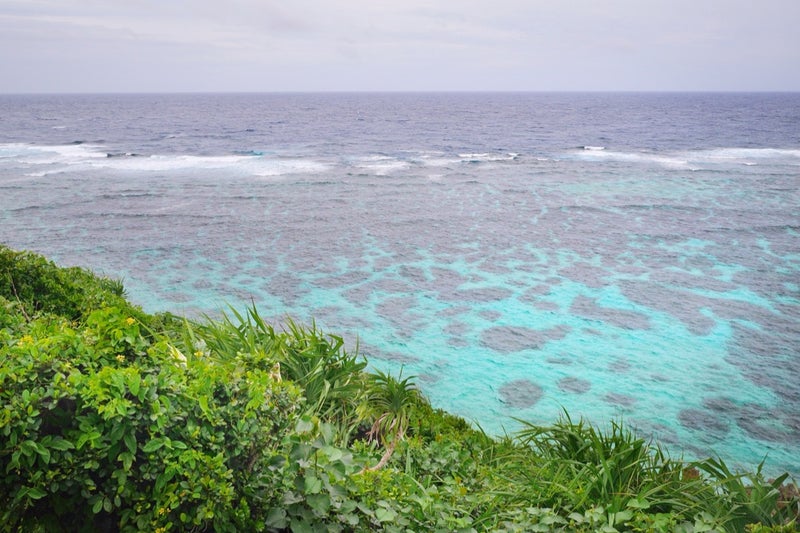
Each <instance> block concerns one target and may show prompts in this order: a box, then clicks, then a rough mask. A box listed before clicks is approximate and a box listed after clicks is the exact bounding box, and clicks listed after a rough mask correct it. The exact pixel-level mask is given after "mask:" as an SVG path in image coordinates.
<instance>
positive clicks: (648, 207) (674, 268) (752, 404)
mask: <svg viewBox="0 0 800 533" xmlns="http://www.w3.org/2000/svg"><path fill="white" fill-rule="evenodd" d="M0 242H3V243H5V244H7V245H9V246H11V247H14V248H18V249H30V250H35V251H37V252H41V253H44V254H46V255H47V256H49V257H50V258H53V259H55V260H57V261H58V262H59V263H60V264H64V265H81V266H86V267H89V268H91V269H93V270H95V271H98V272H101V273H105V274H107V275H111V276H115V277H121V278H123V280H124V282H125V285H126V287H127V290H128V293H129V295H130V297H131V299H132V300H133V301H134V302H137V303H139V304H141V305H142V306H143V307H144V308H145V309H146V310H148V311H161V310H171V311H175V312H179V313H186V314H189V315H193V316H195V315H199V314H201V313H209V314H212V315H213V314H215V313H217V312H219V311H220V310H221V309H224V307H225V306H226V305H227V304H231V305H234V306H236V307H240V308H241V307H243V306H245V305H247V304H248V303H249V302H250V301H251V299H252V300H253V301H254V302H255V303H256V304H257V305H258V307H259V308H260V310H261V311H262V313H263V314H264V315H267V316H270V317H274V319H275V320H280V319H281V317H285V316H286V315H292V316H294V317H296V318H298V319H300V320H303V321H310V320H311V319H316V321H317V323H318V324H320V325H321V326H322V327H323V328H325V329H326V330H329V331H332V332H336V333H340V334H343V335H344V336H345V338H346V339H348V341H349V345H351V346H354V345H355V344H356V339H358V342H359V345H360V351H361V353H363V354H364V355H366V356H367V357H368V358H369V360H370V362H371V364H373V365H374V366H376V367H380V368H382V369H389V370H392V371H394V372H399V371H400V368H401V367H402V369H403V374H404V375H411V374H413V375H416V376H418V378H417V380H418V382H419V383H420V384H421V386H422V388H423V389H424V391H425V392H426V394H427V395H428V396H429V398H431V400H432V402H433V403H434V404H435V405H437V406H440V407H443V408H445V409H447V410H449V411H451V412H454V413H456V414H459V415H462V416H464V417H466V418H467V419H469V420H471V421H474V422H476V423H478V424H480V425H481V426H483V427H484V428H485V429H487V430H488V431H491V432H500V431H503V430H504V429H505V430H508V431H513V430H514V429H515V428H516V427H517V425H516V422H514V421H513V418H512V417H519V418H523V419H527V420H530V421H533V422H537V423H547V422H549V421H552V420H555V419H556V418H557V417H558V416H559V414H560V413H561V409H562V408H566V409H567V410H568V411H569V412H570V414H571V415H572V416H573V418H577V417H578V416H584V417H586V418H588V419H589V420H591V421H592V422H595V423H597V424H600V425H603V424H604V423H607V422H608V421H609V420H611V419H619V418H622V419H623V420H624V421H625V422H627V423H629V424H631V425H633V426H635V427H636V428H638V429H639V431H641V432H642V433H643V434H646V435H653V436H656V437H657V438H659V439H660V440H661V441H662V442H664V443H666V445H667V448H668V449H669V450H670V451H671V452H672V453H673V455H679V454H681V453H683V454H685V455H686V456H687V457H694V456H706V455H708V454H710V453H717V454H719V455H721V456H722V457H723V458H724V459H725V460H726V461H728V462H729V463H731V464H734V465H739V466H741V467H744V468H753V467H754V466H755V465H756V464H757V463H758V462H759V461H761V460H762V459H763V458H764V457H765V456H767V463H766V469H767V471H768V472H778V471H784V470H788V471H791V472H793V473H795V474H798V473H800V465H798V463H797V457H800V94H305V95H304V94H285V95H278V94H276V95H191V96H189V95H141V96H135V95H125V96H122V95H117V96H114V95H105V96H90V95H86V96H0Z"/></svg>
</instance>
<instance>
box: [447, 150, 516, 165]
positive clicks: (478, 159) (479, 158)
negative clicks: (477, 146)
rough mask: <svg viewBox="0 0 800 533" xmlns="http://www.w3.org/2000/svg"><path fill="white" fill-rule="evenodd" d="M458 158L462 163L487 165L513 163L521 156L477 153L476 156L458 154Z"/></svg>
mask: <svg viewBox="0 0 800 533" xmlns="http://www.w3.org/2000/svg"><path fill="white" fill-rule="evenodd" d="M458 157H460V158H461V159H462V161H466V162H469V163H485V162H495V161H513V160H514V159H517V158H518V157H519V154H518V153H516V152H508V153H505V154H497V153H475V154H469V153H467V154H458Z"/></svg>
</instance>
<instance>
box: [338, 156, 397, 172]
mask: <svg viewBox="0 0 800 533" xmlns="http://www.w3.org/2000/svg"><path fill="white" fill-rule="evenodd" d="M350 164H351V165H353V166H355V167H356V168H360V169H362V170H364V171H366V172H368V173H370V174H375V175H376V176H388V175H389V174H392V173H394V172H397V171H398V170H403V169H405V168H408V167H409V162H408V161H404V160H401V159H398V158H396V157H391V156H386V155H368V156H362V157H357V158H355V159H351V160H350Z"/></svg>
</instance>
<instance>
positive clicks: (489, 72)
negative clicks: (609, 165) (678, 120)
mask: <svg viewBox="0 0 800 533" xmlns="http://www.w3.org/2000/svg"><path fill="white" fill-rule="evenodd" d="M797 20H800V2H797V1H796V0H762V1H761V2H758V3H756V2H752V1H749V0H747V1H744V0H704V1H702V2H697V1H696V0H691V1H689V0H669V1H665V0H653V1H648V2H641V1H636V0H611V1H609V2H603V3H598V2H594V1H591V0H561V1H559V2H551V1H543V0H526V1H519V0H497V1H495V2H491V3H490V2H485V1H481V2H477V1H473V0H461V1H458V2H456V1H450V0H443V1H439V2H435V3H432V2H429V1H421V0H403V1H402V2H401V1H380V0H379V1H375V0H372V1H365V0H348V1H347V2H329V1H322V0H293V2H291V3H289V2H275V1H265V0H228V1H226V2H219V1H213V2H212V1H209V0H192V1H189V0H183V1H179V0H175V1H170V2H163V1H150V0H128V1H126V2H107V1H97V0H88V1H87V0H83V1H79V0H25V1H3V0H0V68H2V71H3V72H4V76H3V77H2V78H1V79H0V92H76V91H80V92H95V91H124V92H129V91H134V92H136V91H292V90H307V91H319V90H800V69H797V68H796V66H797V65H799V64H800V32H798V31H797V30H796V28H795V27H794V26H795V23H796V21H797Z"/></svg>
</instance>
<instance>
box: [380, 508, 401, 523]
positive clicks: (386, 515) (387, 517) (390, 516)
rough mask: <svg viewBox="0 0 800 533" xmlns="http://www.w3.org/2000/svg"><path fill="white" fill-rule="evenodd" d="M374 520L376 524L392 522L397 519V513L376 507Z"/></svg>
mask: <svg viewBox="0 0 800 533" xmlns="http://www.w3.org/2000/svg"><path fill="white" fill-rule="evenodd" d="M375 518H376V519H377V520H378V522H393V521H394V519H395V518H397V513H396V512H395V511H394V509H387V508H385V507H378V508H377V509H375Z"/></svg>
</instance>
